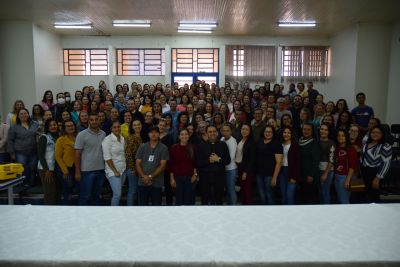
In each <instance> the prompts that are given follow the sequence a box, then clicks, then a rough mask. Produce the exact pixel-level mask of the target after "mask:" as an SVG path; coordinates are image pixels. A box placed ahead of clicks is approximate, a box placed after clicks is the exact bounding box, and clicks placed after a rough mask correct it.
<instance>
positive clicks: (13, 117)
mask: <svg viewBox="0 0 400 267" xmlns="http://www.w3.org/2000/svg"><path fill="white" fill-rule="evenodd" d="M23 108H25V104H24V102H23V101H22V100H17V101H15V102H14V106H13V110H12V111H11V112H10V113H8V114H7V117H6V123H7V124H8V125H9V126H10V127H11V126H13V125H14V124H16V123H17V115H18V113H19V111H20V110H21V109H23Z"/></svg>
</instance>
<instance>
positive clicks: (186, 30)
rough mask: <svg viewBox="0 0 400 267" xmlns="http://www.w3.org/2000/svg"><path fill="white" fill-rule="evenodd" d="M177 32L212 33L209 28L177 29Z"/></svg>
mask: <svg viewBox="0 0 400 267" xmlns="http://www.w3.org/2000/svg"><path fill="white" fill-rule="evenodd" d="M178 32H182V33H212V31H211V30H199V29H178Z"/></svg>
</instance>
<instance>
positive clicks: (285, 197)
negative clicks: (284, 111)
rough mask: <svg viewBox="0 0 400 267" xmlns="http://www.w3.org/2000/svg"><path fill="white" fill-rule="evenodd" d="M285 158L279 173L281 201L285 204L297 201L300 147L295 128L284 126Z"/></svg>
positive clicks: (283, 143) (283, 144)
mask: <svg viewBox="0 0 400 267" xmlns="http://www.w3.org/2000/svg"><path fill="white" fill-rule="evenodd" d="M282 146H283V158H282V166H281V170H280V173H279V186H280V188H281V198H282V199H281V202H282V204H283V205H293V204H294V203H295V192H296V184H297V183H298V181H299V180H300V166H301V164H300V162H301V158H300V147H299V145H298V144H297V142H296V139H295V131H294V130H293V128H291V127H288V126H284V127H283V128H282Z"/></svg>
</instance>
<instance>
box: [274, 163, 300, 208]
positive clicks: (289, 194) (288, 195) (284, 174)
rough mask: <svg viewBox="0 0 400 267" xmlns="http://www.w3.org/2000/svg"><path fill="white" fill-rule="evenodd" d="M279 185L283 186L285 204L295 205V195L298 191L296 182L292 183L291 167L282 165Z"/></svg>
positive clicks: (283, 201)
mask: <svg viewBox="0 0 400 267" xmlns="http://www.w3.org/2000/svg"><path fill="white" fill-rule="evenodd" d="M278 179H279V187H280V188H281V195H282V196H281V197H282V204H283V205H293V204H294V195H295V192H296V184H295V183H290V181H289V180H290V178H289V167H287V166H282V167H281V171H280V172H279V177H278Z"/></svg>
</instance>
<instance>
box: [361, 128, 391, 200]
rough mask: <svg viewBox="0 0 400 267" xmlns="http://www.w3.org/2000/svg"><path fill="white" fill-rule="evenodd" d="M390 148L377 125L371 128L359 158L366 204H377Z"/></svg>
mask: <svg viewBox="0 0 400 267" xmlns="http://www.w3.org/2000/svg"><path fill="white" fill-rule="evenodd" d="M391 159H392V147H391V145H390V144H388V143H387V142H386V136H385V131H384V130H383V128H382V126H380V125H378V126H375V127H373V128H371V130H370V132H369V136H368V141H367V143H366V144H365V145H364V146H363V149H362V156H361V174H362V176H363V178H364V183H365V189H366V193H367V198H368V202H375V203H377V202H379V196H380V192H379V186H380V181H381V179H383V178H384V177H385V175H386V173H387V172H388V170H389V168H390V163H391Z"/></svg>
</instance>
